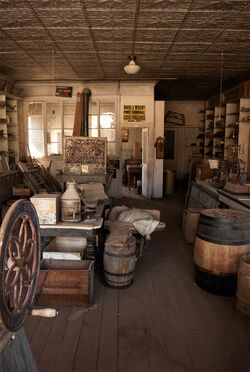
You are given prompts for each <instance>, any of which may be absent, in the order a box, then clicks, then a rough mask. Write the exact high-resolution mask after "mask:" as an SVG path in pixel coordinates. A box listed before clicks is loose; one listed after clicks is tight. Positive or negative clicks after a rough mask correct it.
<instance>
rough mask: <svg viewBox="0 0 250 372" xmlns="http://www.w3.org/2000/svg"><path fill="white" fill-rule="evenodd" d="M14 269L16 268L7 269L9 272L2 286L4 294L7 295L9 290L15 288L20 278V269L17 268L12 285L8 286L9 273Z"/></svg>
mask: <svg viewBox="0 0 250 372" xmlns="http://www.w3.org/2000/svg"><path fill="white" fill-rule="evenodd" d="M14 267H16V266H14V265H13V266H12V267H11V268H10V269H9V271H8V273H7V275H6V277H5V281H4V284H5V289H6V294H8V293H9V292H10V291H11V289H12V288H13V287H15V286H16V284H17V281H18V279H19V277H20V274H21V269H20V268H17V271H16V274H15V277H14V279H13V281H12V283H11V284H10V285H8V281H9V277H10V275H11V273H12V272H13V269H14Z"/></svg>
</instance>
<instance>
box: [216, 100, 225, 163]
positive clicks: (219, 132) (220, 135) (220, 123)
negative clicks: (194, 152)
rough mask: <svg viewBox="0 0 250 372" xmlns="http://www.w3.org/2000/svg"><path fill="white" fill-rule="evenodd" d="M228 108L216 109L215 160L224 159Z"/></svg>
mask: <svg viewBox="0 0 250 372" xmlns="http://www.w3.org/2000/svg"><path fill="white" fill-rule="evenodd" d="M225 113H226V107H225V106H222V107H218V106H216V107H215V109H214V133H213V159H223V158H224V144H225Z"/></svg>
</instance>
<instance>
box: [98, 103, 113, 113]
mask: <svg viewBox="0 0 250 372" xmlns="http://www.w3.org/2000/svg"><path fill="white" fill-rule="evenodd" d="M110 113H111V114H114V113H115V102H100V115H102V114H110Z"/></svg>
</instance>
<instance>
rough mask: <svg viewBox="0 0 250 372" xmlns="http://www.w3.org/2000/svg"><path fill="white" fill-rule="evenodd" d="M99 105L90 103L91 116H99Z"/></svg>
mask: <svg viewBox="0 0 250 372" xmlns="http://www.w3.org/2000/svg"><path fill="white" fill-rule="evenodd" d="M97 110H98V105H97V102H89V115H98V112H97Z"/></svg>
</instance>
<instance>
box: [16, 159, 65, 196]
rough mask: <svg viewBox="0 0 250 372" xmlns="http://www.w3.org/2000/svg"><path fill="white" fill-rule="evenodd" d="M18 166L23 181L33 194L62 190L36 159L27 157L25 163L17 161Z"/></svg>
mask: <svg viewBox="0 0 250 372" xmlns="http://www.w3.org/2000/svg"><path fill="white" fill-rule="evenodd" d="M18 167H19V169H20V170H21V171H22V173H23V178H24V183H25V184H26V185H27V186H28V187H29V189H30V190H31V191H32V192H33V193H34V194H40V193H53V192H60V191H62V190H61V186H60V184H59V183H58V182H57V181H56V179H55V178H54V177H53V176H52V175H51V174H50V172H49V171H48V170H47V169H46V168H45V167H44V166H43V165H42V164H41V163H40V162H39V161H38V160H37V159H35V158H31V157H29V158H28V160H27V163H24V162H21V161H19V162H18Z"/></svg>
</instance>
